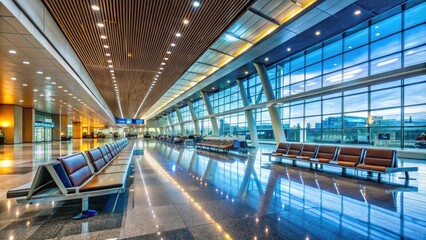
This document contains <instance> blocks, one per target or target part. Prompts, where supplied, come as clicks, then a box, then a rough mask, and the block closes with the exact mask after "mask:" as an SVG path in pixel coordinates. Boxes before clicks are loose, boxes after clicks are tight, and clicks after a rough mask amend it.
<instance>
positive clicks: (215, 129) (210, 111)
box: [201, 92, 219, 136]
mask: <svg viewBox="0 0 426 240" xmlns="http://www.w3.org/2000/svg"><path fill="white" fill-rule="evenodd" d="M201 97H202V98H203V100H204V104H205V105H206V110H207V113H208V114H209V115H213V114H214V112H213V107H212V103H211V102H210V99H209V97H208V96H207V94H206V93H205V92H201ZM210 122H211V123H212V127H213V135H214V136H219V127H218V126H217V120H216V117H214V116H213V117H210Z"/></svg>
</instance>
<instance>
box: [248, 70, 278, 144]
mask: <svg viewBox="0 0 426 240" xmlns="http://www.w3.org/2000/svg"><path fill="white" fill-rule="evenodd" d="M253 65H254V67H255V68H256V71H257V73H258V74H259V78H260V81H261V82H262V86H263V90H264V92H265V96H266V99H267V100H268V101H271V100H274V99H275V95H274V91H273V90H272V86H271V82H270V81H269V77H268V72H267V70H266V67H265V65H263V64H260V63H253ZM268 111H269V116H270V117H271V123H272V130H273V131H274V136H275V142H276V143H277V144H278V143H280V142H285V135H284V130H283V128H282V125H281V117H280V114H279V112H278V109H277V107H276V106H270V107H268Z"/></svg>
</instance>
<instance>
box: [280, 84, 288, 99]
mask: <svg viewBox="0 0 426 240" xmlns="http://www.w3.org/2000/svg"><path fill="white" fill-rule="evenodd" d="M286 96H290V86H285V87H283V88H282V89H281V97H286Z"/></svg>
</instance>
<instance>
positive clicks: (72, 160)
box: [58, 153, 92, 187]
mask: <svg viewBox="0 0 426 240" xmlns="http://www.w3.org/2000/svg"><path fill="white" fill-rule="evenodd" d="M58 160H59V161H60V162H61V163H62V165H63V166H64V169H65V171H66V173H67V174H68V178H69V179H70V181H71V183H72V185H73V186H74V187H77V186H80V185H81V184H82V183H83V182H84V181H86V180H87V179H89V178H90V177H91V176H92V172H91V171H90V168H89V166H88V165H87V161H86V158H85V157H84V155H83V154H82V153H77V154H73V155H70V156H67V157H64V158H60V159H58Z"/></svg>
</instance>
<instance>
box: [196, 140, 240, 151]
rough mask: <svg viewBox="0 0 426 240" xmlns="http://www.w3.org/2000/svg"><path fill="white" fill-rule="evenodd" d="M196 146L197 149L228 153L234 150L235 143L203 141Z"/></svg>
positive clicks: (228, 141)
mask: <svg viewBox="0 0 426 240" xmlns="http://www.w3.org/2000/svg"><path fill="white" fill-rule="evenodd" d="M196 146H197V148H203V149H208V150H218V151H224V152H228V151H229V150H230V149H232V148H234V141H233V140H216V139H203V140H202V141H201V142H199V143H197V144H196Z"/></svg>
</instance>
